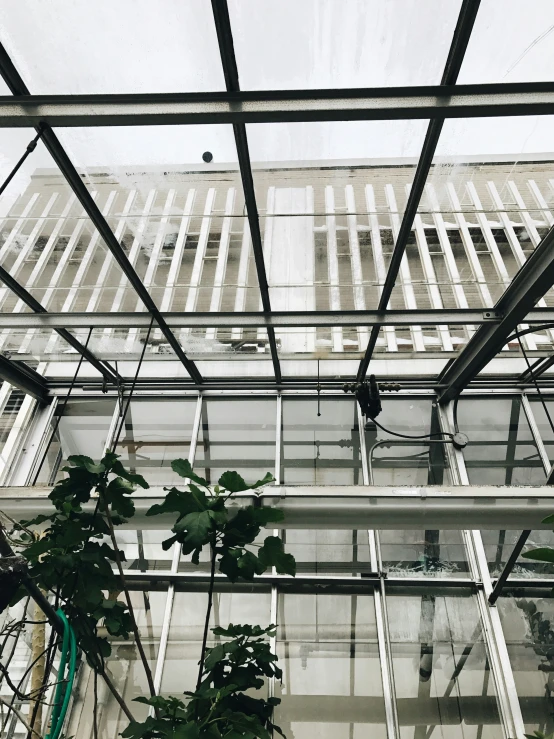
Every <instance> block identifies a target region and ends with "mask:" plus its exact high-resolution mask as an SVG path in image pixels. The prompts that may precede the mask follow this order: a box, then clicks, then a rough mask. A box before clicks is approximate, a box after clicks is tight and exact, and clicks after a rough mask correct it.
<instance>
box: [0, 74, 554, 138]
mask: <svg viewBox="0 0 554 739" xmlns="http://www.w3.org/2000/svg"><path fill="white" fill-rule="evenodd" d="M552 113H554V84H553V83H551V82H537V83H528V82H524V83H510V84H491V85H449V86H439V85H435V86H426V87H388V88H387V87H385V88H366V89H356V90H297V91H291V90H285V91H276V92H265V91H264V92H242V91H241V92H211V93H183V94H180V93H175V94H167V93H149V94H131V95H29V96H25V97H23V96H16V97H0V127H1V128H20V127H34V126H37V125H39V124H40V123H46V124H48V125H50V126H64V127H66V126H85V127H87V126H149V125H186V124H190V125H196V124H200V123H215V124H218V123H227V124H228V123H233V124H245V123H271V122H294V121H343V120H398V119H411V118H426V119H433V118H441V119H444V118H475V117H481V116H486V117H493V116H520V115H550V114H552Z"/></svg>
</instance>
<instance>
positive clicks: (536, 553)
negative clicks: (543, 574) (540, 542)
mask: <svg viewBox="0 0 554 739" xmlns="http://www.w3.org/2000/svg"><path fill="white" fill-rule="evenodd" d="M521 556H522V557H525V559H535V560H537V561H538V562H554V549H550V548H549V547H540V548H539V549H531V551H530V552H524V553H523V554H522V555H521Z"/></svg>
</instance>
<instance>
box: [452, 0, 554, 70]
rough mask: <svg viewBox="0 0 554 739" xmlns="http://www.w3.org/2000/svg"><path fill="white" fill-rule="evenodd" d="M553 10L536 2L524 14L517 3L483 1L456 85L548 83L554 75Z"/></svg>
mask: <svg viewBox="0 0 554 739" xmlns="http://www.w3.org/2000/svg"><path fill="white" fill-rule="evenodd" d="M553 25H554V8H553V7H552V3H550V2H548V0H535V2H534V3H533V12H532V13H528V12H526V9H525V7H523V6H522V5H521V3H519V2H518V0H504V2H503V3H502V4H501V5H499V4H498V3H497V2H495V0H483V2H481V4H480V7H479V12H478V13H477V19H476V21H475V25H474V27H473V31H472V33H471V38H470V40H469V44H468V48H467V51H466V53H465V56H464V63H463V64H462V69H461V72H460V77H459V79H458V82H460V83H461V84H471V83H486V82H539V81H544V82H547V81H550V80H551V79H552V76H553V73H554V52H553V49H552V43H551V36H550V34H551V33H552V27H553Z"/></svg>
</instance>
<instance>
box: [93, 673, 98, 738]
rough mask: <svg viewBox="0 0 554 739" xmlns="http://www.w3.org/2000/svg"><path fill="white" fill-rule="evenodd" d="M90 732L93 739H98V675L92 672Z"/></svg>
mask: <svg viewBox="0 0 554 739" xmlns="http://www.w3.org/2000/svg"><path fill="white" fill-rule="evenodd" d="M93 672H94V675H93V680H94V683H93V693H94V695H93V701H92V730H93V735H94V739H98V673H97V672H96V670H93Z"/></svg>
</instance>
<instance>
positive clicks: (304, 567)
mask: <svg viewBox="0 0 554 739" xmlns="http://www.w3.org/2000/svg"><path fill="white" fill-rule="evenodd" d="M281 537H282V539H283V541H284V542H285V548H286V550H287V552H289V553H290V554H292V555H293V557H294V558H295V559H296V571H297V572H298V574H304V573H309V574H314V573H317V574H320V575H323V574H325V575H341V577H344V576H345V575H352V576H357V575H359V574H360V573H367V572H370V571H371V564H370V557H369V542H368V536H367V531H356V530H354V531H345V530H333V529H325V530H323V529H286V530H284V531H282V532H281Z"/></svg>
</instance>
